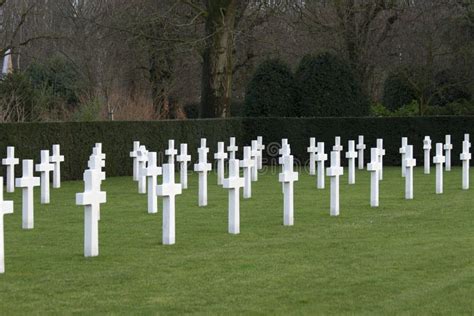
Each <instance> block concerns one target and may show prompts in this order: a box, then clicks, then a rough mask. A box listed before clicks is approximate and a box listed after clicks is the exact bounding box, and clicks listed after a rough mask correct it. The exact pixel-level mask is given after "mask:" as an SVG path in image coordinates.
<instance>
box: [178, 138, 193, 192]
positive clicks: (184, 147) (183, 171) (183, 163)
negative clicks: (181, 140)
mask: <svg viewBox="0 0 474 316" xmlns="http://www.w3.org/2000/svg"><path fill="white" fill-rule="evenodd" d="M176 160H177V161H178V162H179V179H180V182H181V187H182V188H183V189H187V188H188V163H189V162H190V161H191V155H188V144H181V146H180V154H179V155H178V156H177V157H176Z"/></svg>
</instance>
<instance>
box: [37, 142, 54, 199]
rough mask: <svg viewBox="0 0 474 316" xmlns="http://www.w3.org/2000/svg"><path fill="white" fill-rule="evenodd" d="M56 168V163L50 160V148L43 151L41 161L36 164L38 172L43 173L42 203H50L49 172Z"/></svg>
mask: <svg viewBox="0 0 474 316" xmlns="http://www.w3.org/2000/svg"><path fill="white" fill-rule="evenodd" d="M53 170H54V165H53V164H52V163H50V161H49V150H42V151H41V162H40V163H39V164H37V165H36V172H39V173H40V174H41V176H40V178H41V204H49V200H50V194H49V173H50V172H51V171H53Z"/></svg>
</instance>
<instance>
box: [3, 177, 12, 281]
mask: <svg viewBox="0 0 474 316" xmlns="http://www.w3.org/2000/svg"><path fill="white" fill-rule="evenodd" d="M6 214H13V201H4V200H3V177H0V274H2V273H5V245H4V230H3V216H4V215H6Z"/></svg>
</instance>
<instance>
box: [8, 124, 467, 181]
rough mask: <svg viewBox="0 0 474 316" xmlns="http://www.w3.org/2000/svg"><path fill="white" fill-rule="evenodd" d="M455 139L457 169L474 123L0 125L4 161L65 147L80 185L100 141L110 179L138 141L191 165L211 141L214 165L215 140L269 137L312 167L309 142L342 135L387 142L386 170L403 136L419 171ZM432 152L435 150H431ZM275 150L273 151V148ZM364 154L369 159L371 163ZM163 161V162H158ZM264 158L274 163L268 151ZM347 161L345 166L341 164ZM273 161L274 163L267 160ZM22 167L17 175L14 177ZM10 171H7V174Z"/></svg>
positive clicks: (67, 170)
mask: <svg viewBox="0 0 474 316" xmlns="http://www.w3.org/2000/svg"><path fill="white" fill-rule="evenodd" d="M447 133H450V134H451V135H452V141H453V144H454V151H453V163H455V164H459V153H460V151H461V143H462V140H463V137H464V136H463V135H464V133H470V134H471V135H474V116H464V117H405V118H392V117H390V118H233V119H209V120H185V121H150V122H87V123H20V124H14V123H8V124H0V148H1V151H0V156H2V157H5V155H6V146H9V145H13V146H15V147H16V156H17V157H20V158H21V159H34V160H35V163H37V162H38V161H39V156H40V150H41V149H48V148H51V146H52V144H55V143H59V144H61V151H62V153H63V154H64V155H65V158H66V159H65V160H66V161H65V162H64V163H63V168H62V178H63V179H64V180H72V179H82V174H83V171H84V169H85V168H86V166H87V160H88V157H89V155H90V154H91V151H92V147H93V145H94V143H96V142H102V143H103V151H104V152H105V153H106V154H107V160H106V168H105V170H106V172H107V176H108V177H114V176H127V175H131V173H132V162H131V158H130V157H129V152H130V150H131V149H132V142H133V141H134V140H140V141H141V143H143V144H145V145H146V146H147V148H148V149H149V150H154V151H158V152H160V153H161V156H162V154H163V151H164V149H166V147H167V142H168V139H175V140H176V143H177V144H179V143H181V142H186V143H188V146H189V152H190V153H191V155H192V158H193V160H195V159H196V158H197V154H196V149H197V147H199V139H200V138H201V137H206V138H207V140H208V145H209V147H210V154H209V155H208V158H209V159H210V160H212V157H213V154H212V153H213V152H214V151H215V150H216V147H217V142H218V141H226V143H228V139H229V137H230V136H235V137H237V141H238V144H239V146H242V145H243V144H245V145H248V144H250V141H251V140H252V139H253V138H255V137H256V136H257V135H262V136H263V137H264V143H265V144H266V145H267V146H268V145H269V144H271V143H274V145H272V146H270V147H271V148H272V149H273V150H275V149H277V148H276V144H277V143H278V144H279V143H280V141H281V138H288V139H289V142H290V144H291V150H292V153H293V154H294V155H295V157H296V158H297V159H300V160H302V161H306V160H307V153H306V147H307V146H308V143H309V137H316V139H317V141H324V142H325V143H326V150H329V149H330V148H331V146H332V145H333V143H334V136H341V137H342V141H343V144H344V148H345V149H347V140H349V139H354V140H356V139H357V135H359V134H361V135H365V140H366V141H365V142H366V144H367V147H368V148H369V147H370V146H375V143H376V138H378V137H382V138H384V145H385V148H386V152H387V155H386V157H385V164H386V165H399V164H400V155H399V153H398V148H399V147H400V142H401V137H402V136H406V137H408V139H409V142H410V144H413V145H415V156H416V158H417V159H419V161H418V166H421V165H422V160H423V150H422V141H423V138H424V136H425V135H430V136H431V138H432V140H433V145H434V144H435V143H436V142H443V141H444V135H445V134H447ZM433 147H434V146H433ZM270 150H271V149H270ZM369 156H370V155H369V150H367V151H366V155H365V157H366V160H367V159H369ZM161 158H162V157H161ZM266 158H267V159H268V158H275V156H271V155H269V154H268V151H267V152H266ZM342 160H343V161H345V159H342ZM268 161H270V162H272V161H273V162H275V161H277V160H276V159H270V160H268ZM20 169H21V167H17V168H16V173H17V176H18V175H20V173H21V170H20ZM4 170H5V168H2V173H4Z"/></svg>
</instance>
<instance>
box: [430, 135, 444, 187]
mask: <svg viewBox="0 0 474 316" xmlns="http://www.w3.org/2000/svg"><path fill="white" fill-rule="evenodd" d="M445 162H446V157H445V156H443V144H442V143H437V144H436V156H434V157H433V163H434V164H435V165H436V194H442V193H443V164H444V163H445Z"/></svg>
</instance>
